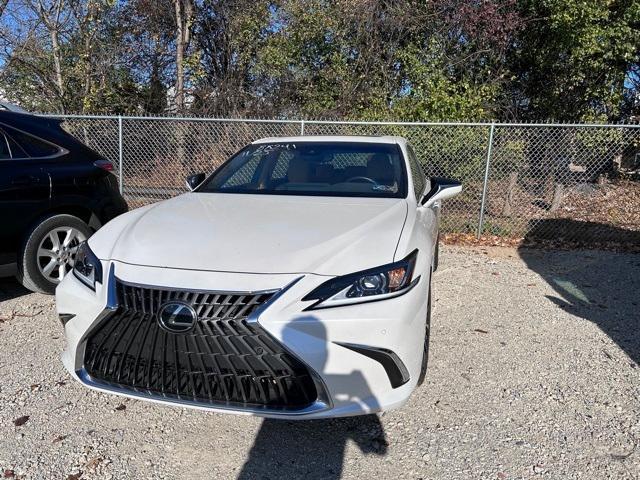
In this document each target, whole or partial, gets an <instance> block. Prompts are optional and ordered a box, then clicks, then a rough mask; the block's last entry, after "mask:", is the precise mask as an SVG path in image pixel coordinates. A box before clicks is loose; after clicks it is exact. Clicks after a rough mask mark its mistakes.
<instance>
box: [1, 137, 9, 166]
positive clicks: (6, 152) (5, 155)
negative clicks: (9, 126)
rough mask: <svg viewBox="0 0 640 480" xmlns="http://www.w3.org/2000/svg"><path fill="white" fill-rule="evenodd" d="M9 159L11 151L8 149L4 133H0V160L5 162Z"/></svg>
mask: <svg viewBox="0 0 640 480" xmlns="http://www.w3.org/2000/svg"><path fill="white" fill-rule="evenodd" d="M10 158H11V149H10V148H9V141H8V140H7V137H6V136H5V134H4V133H2V132H0V160H7V159H10Z"/></svg>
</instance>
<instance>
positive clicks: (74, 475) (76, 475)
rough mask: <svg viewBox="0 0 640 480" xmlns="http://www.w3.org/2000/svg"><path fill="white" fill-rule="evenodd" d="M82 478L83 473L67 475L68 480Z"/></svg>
mask: <svg viewBox="0 0 640 480" xmlns="http://www.w3.org/2000/svg"><path fill="white" fill-rule="evenodd" d="M81 476H82V472H78V473H70V474H69V475H67V480H78V479H79V478H80V477H81Z"/></svg>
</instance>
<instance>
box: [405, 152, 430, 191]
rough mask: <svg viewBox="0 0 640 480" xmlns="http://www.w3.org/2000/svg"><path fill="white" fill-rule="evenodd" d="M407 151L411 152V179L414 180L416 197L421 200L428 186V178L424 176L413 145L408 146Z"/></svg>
mask: <svg viewBox="0 0 640 480" xmlns="http://www.w3.org/2000/svg"><path fill="white" fill-rule="evenodd" d="M407 151H408V152H409V167H410V168H411V178H412V180H413V190H414V191H415V194H416V197H417V198H418V200H420V196H421V195H422V194H423V193H424V189H425V186H426V178H425V176H424V171H423V170H422V167H421V166H420V163H419V162H418V159H417V158H416V154H415V152H414V151H413V148H411V145H407Z"/></svg>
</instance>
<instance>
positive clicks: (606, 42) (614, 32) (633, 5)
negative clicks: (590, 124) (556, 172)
mask: <svg viewBox="0 0 640 480" xmlns="http://www.w3.org/2000/svg"><path fill="white" fill-rule="evenodd" d="M520 12H521V15H522V16H523V18H526V19H527V21H526V27H525V28H524V29H523V31H522V34H521V35H520V36H519V37H518V43H517V47H516V48H515V49H514V50H513V52H512V63H513V67H512V68H513V71H514V75H515V76H516V79H517V80H516V82H515V85H514V91H516V92H518V94H519V97H518V98H517V103H518V106H519V107H520V109H521V111H522V112H523V114H524V115H526V116H528V117H534V118H555V119H563V120H592V119H615V118H617V117H618V116H619V113H620V108H621V106H622V103H623V94H624V90H625V89H624V82H625V77H626V74H627V73H628V72H629V71H630V70H631V69H632V66H633V65H634V64H637V63H638V58H639V57H638V54H639V49H640V40H639V38H640V37H639V33H640V2H638V1H637V0H591V1H585V0H520Z"/></svg>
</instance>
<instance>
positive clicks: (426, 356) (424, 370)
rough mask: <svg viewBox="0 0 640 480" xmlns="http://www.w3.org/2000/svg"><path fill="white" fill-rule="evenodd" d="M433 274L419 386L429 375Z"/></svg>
mask: <svg viewBox="0 0 640 480" xmlns="http://www.w3.org/2000/svg"><path fill="white" fill-rule="evenodd" d="M431 276H432V275H429V293H428V294H427V295H428V297H427V321H426V322H425V335H424V347H423V349H422V364H421V365H420V376H419V377H418V386H420V385H422V384H423V383H424V378H425V376H426V375H427V364H428V363H429V337H431Z"/></svg>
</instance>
